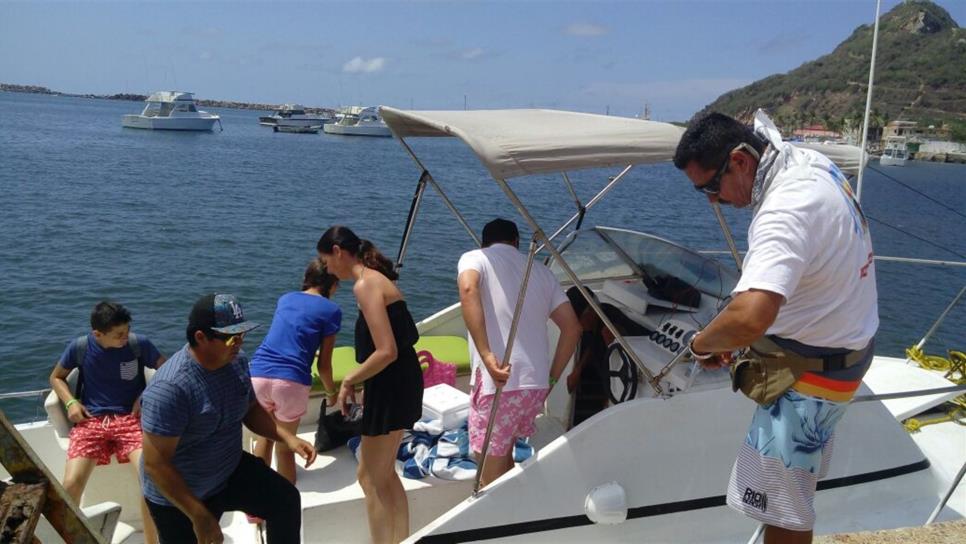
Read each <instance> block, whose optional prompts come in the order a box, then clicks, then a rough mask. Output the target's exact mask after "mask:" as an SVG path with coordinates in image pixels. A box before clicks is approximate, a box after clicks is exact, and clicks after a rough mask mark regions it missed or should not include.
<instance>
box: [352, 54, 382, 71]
mask: <svg viewBox="0 0 966 544" xmlns="http://www.w3.org/2000/svg"><path fill="white" fill-rule="evenodd" d="M385 65H386V59H385V58H383V57H373V58H371V59H364V58H362V57H356V58H354V59H352V60H350V61H349V62H347V63H345V64H343V65H342V71H343V72H346V73H348V74H358V73H363V74H371V73H374V72H379V71H381V70H382V69H383V68H384V67H385Z"/></svg>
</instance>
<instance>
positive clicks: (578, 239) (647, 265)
mask: <svg viewBox="0 0 966 544" xmlns="http://www.w3.org/2000/svg"><path fill="white" fill-rule="evenodd" d="M563 247H564V249H563V252H562V255H563V257H564V259H566V260H567V264H569V265H570V267H571V268H572V269H573V270H574V273H576V274H577V277H578V278H580V279H581V280H582V281H588V282H590V281H601V280H605V279H616V278H628V277H644V276H647V277H648V280H660V278H663V277H672V278H677V279H678V280H681V281H683V282H684V283H686V284H688V285H691V286H692V287H694V288H696V289H698V290H699V291H702V292H704V293H707V294H708V295H711V296H714V297H716V298H719V299H720V298H725V297H726V296H728V295H729V294H730V293H731V290H732V289H734V287H735V285H736V284H737V282H738V275H737V273H736V272H734V271H733V270H731V269H729V268H727V267H725V266H724V265H723V264H722V263H720V262H718V261H717V260H716V259H714V258H712V257H708V256H705V255H701V254H700V253H695V252H693V251H691V250H688V249H685V248H683V247H681V246H678V245H676V244H674V243H672V242H669V241H667V240H663V239H661V238H657V237H655V236H651V235H649V234H644V233H640V232H635V231H631V230H624V229H615V228H610V227H595V228H593V229H587V230H581V231H577V232H575V233H572V234H571V235H570V236H569V237H568V239H567V240H566V241H565V242H564V244H563ZM551 270H552V271H553V273H554V274H555V275H556V276H557V278H558V279H560V280H561V281H568V278H567V276H566V274H565V273H564V271H563V269H561V268H560V266H559V265H558V264H557V263H556V262H553V263H552V264H551Z"/></svg>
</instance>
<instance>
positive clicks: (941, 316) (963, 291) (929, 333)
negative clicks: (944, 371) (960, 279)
mask: <svg viewBox="0 0 966 544" xmlns="http://www.w3.org/2000/svg"><path fill="white" fill-rule="evenodd" d="M963 294H966V285H964V286H963V288H962V289H960V290H959V294H958V295H956V298H954V299H953V301H952V302H950V303H949V306H946V309H945V310H943V313H941V314H939V318H938V319H936V322H935V323H933V324H932V327H929V330H928V331H926V335H925V336H923V337H922V340H920V341H919V343H918V344H916V349H922V346H924V345H925V344H926V341H928V340H929V337H931V336H932V335H933V333H935V332H936V329H938V328H939V325H940V324H941V323H942V322H943V321H945V319H946V316H947V315H949V312H950V311H951V310H952V309H953V308H954V307H955V306H956V304H958V303H959V299H961V298H963ZM906 362H907V363H908V362H909V359H906Z"/></svg>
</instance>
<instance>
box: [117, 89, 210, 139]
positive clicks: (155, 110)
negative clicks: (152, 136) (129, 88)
mask: <svg viewBox="0 0 966 544" xmlns="http://www.w3.org/2000/svg"><path fill="white" fill-rule="evenodd" d="M145 102H146V105H145V106H144V111H142V112H141V113H140V114H139V115H138V114H129V115H125V116H124V117H122V118H121V126H124V127H128V128H147V129H153V130H211V129H212V128H214V126H215V123H218V126H221V118H220V117H219V116H217V115H214V114H211V113H208V112H206V111H201V110H199V109H197V108H196V107H195V99H194V96H193V95H192V94H191V93H185V92H181V91H158V92H156V93H154V94H152V95H151V96H149V97H148V99H147V100H146V101H145Z"/></svg>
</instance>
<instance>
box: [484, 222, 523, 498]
mask: <svg viewBox="0 0 966 544" xmlns="http://www.w3.org/2000/svg"><path fill="white" fill-rule="evenodd" d="M536 255H537V234H536V233H534V235H533V238H532V239H531V240H530V251H529V252H528V253H527V268H526V270H525V271H524V272H523V283H522V284H521V285H520V292H519V293H518V294H517V304H516V307H514V308H513V320H512V321H511V322H510V333H509V334H508V335H507V339H506V350H505V351H504V352H503V358H502V360H501V361H500V368H501V369H502V368H505V367H506V366H507V365H508V364H510V355H511V354H512V353H513V341H514V340H516V337H517V326H518V325H519V323H520V314H521V313H522V312H523V301H524V300H525V299H526V296H527V285H529V284H530V271H531V270H533V259H534V257H536ZM484 370H485V369H484ZM480 379H482V377H481V378H480ZM477 387H483V385H482V384H478V385H477ZM502 392H503V386H502V385H501V386H498V387H497V388H496V394H494V395H493V403H492V404H490V416H489V417H488V418H487V421H486V435H484V438H483V451H481V452H480V466H479V469H478V470H477V471H476V481H475V482H474V483H473V495H474V496H475V495H477V494H478V493H479V492H480V483H481V482H482V480H483V467H484V466H485V465H486V454H487V452H488V451H489V449H490V436H491V435H492V434H493V423H494V422H495V421H496V420H495V419H494V416H496V411H497V410H498V409H499V407H500V393H502Z"/></svg>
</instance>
